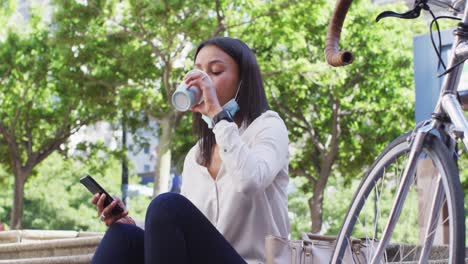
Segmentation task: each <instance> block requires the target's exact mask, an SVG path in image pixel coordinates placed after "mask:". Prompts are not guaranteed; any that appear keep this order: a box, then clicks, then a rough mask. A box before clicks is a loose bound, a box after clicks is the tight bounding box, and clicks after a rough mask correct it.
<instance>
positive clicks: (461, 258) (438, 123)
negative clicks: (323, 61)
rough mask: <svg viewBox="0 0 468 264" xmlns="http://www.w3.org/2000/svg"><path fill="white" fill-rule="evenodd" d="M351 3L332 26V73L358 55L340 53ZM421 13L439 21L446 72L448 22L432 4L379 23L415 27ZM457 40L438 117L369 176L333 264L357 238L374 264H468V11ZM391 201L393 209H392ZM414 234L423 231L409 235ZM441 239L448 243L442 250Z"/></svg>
mask: <svg viewBox="0 0 468 264" xmlns="http://www.w3.org/2000/svg"><path fill="white" fill-rule="evenodd" d="M351 2H352V0H338V2H337V4H336V7H335V12H334V14H333V16H332V19H331V22H330V26H329V31H328V34H327V39H326V49H325V51H326V57H327V61H328V63H329V64H331V65H332V66H344V65H346V64H350V63H352V61H353V54H352V53H351V52H349V51H341V50H339V49H338V45H339V40H340V34H341V29H342V26H343V22H344V19H345V17H346V14H347V12H348V9H349V7H350V5H351ZM438 2H439V3H440V1H438ZM422 10H426V11H428V12H430V13H431V15H432V16H433V19H434V20H433V21H432V22H431V26H430V29H431V39H432V43H433V46H434V48H435V50H436V53H437V55H438V57H439V63H442V64H443V61H442V59H441V44H440V30H439V29H438V24H437V19H439V18H447V17H439V18H436V17H435V15H434V14H433V12H432V11H431V10H430V6H429V5H428V1H427V0H416V1H415V4H414V8H413V9H412V10H410V11H408V12H406V13H402V14H399V13H395V12H391V11H386V12H383V13H381V14H380V15H379V16H378V17H377V21H378V20H380V19H382V18H385V17H398V18H405V19H413V18H417V17H419V15H420V13H421V11H422ZM434 21H435V23H436V26H437V29H438V31H439V48H438V49H437V47H436V45H435V42H434V40H433V38H432V24H433V23H434ZM454 34H455V39H454V42H453V46H452V53H451V55H450V57H449V60H448V61H449V64H448V66H447V67H448V69H447V70H446V71H445V72H444V73H443V74H442V75H446V76H445V80H444V82H443V84H442V89H441V93H440V96H439V99H438V102H437V104H436V107H435V109H434V111H433V114H432V117H431V118H430V119H429V120H426V121H424V122H421V123H419V124H418V125H417V126H416V127H415V128H414V130H412V131H410V132H408V133H406V134H404V135H402V136H400V137H398V138H397V139H395V140H394V141H393V142H392V143H390V144H389V145H388V146H387V147H386V148H385V149H384V150H383V152H382V153H381V154H380V155H379V156H378V157H377V159H376V161H375V162H374V164H373V165H372V166H371V167H370V169H369V170H368V171H367V173H366V174H365V176H364V178H363V180H362V181H361V184H360V186H359V188H358V190H357V191H356V193H355V195H354V198H353V200H352V203H351V206H350V207H349V209H348V212H347V214H346V216H345V219H344V222H343V224H342V227H341V230H340V232H339V234H338V237H337V240H336V245H335V249H334V252H333V255H332V259H331V263H341V262H342V258H343V256H344V254H345V252H347V251H348V247H349V246H348V245H349V241H350V239H351V237H362V242H363V244H364V245H365V246H366V247H367V248H368V250H367V252H368V253H367V254H368V255H367V256H366V259H367V260H368V262H369V263H382V262H398V263H401V262H404V263H456V264H459V263H464V262H465V261H466V260H465V254H466V253H465V250H466V249H465V236H466V234H465V212H464V202H463V198H464V197H463V191H462V187H461V184H460V178H459V174H458V168H457V164H456V161H455V159H456V157H457V143H458V141H462V143H463V145H464V146H465V149H466V150H468V123H467V120H466V119H465V116H464V111H463V110H468V91H464V92H458V91H457V87H458V83H459V80H460V75H461V72H462V68H463V67H462V66H463V65H464V62H465V60H467V59H468V5H467V7H466V8H465V9H464V13H463V18H462V19H461V22H460V23H459V24H458V27H457V29H456V30H455V31H454ZM444 67H445V65H444ZM428 168H431V170H430V172H432V177H433V178H430V177H429V180H428V179H427V177H426V178H425V176H424V175H423V174H424V170H427V169H428ZM425 182H429V183H430V184H427V183H425ZM424 184H426V185H424ZM421 188H424V189H425V191H426V193H427V192H430V193H431V194H432V195H429V197H430V198H431V201H430V203H427V202H425V203H424V205H423V204H421V203H420V202H421V200H422V199H424V197H423V198H421V197H419V198H418V195H419V196H420V195H421V191H420V190H419V191H418V189H421ZM389 199H392V200H391V201H392V205H391V207H389V206H388V202H385V201H387V200H389ZM418 199H419V201H418ZM412 218H417V220H414V219H412ZM415 226H418V228H417V229H418V231H413V232H410V231H411V230H410V229H411V228H414V227H415ZM441 231H442V232H441ZM440 233H442V235H440ZM436 234H437V237H438V240H441V241H438V242H435V237H436Z"/></svg>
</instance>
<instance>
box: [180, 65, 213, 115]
mask: <svg viewBox="0 0 468 264" xmlns="http://www.w3.org/2000/svg"><path fill="white" fill-rule="evenodd" d="M194 73H201V74H203V75H205V76H206V77H208V78H210V76H208V74H207V73H206V72H204V71H201V70H191V71H189V72H188V73H187V74H186V75H185V77H184V79H185V78H186V77H187V76H189V75H190V74H194ZM201 102H203V97H202V91H201V89H200V88H199V87H196V86H191V87H188V88H187V84H185V82H182V83H181V84H180V85H179V87H177V90H176V91H175V92H174V94H173V95H172V105H173V106H174V107H175V109H177V111H180V112H185V111H187V110H189V109H190V108H192V107H193V106H195V105H197V104H199V103H201Z"/></svg>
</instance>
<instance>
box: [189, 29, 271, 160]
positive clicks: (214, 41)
mask: <svg viewBox="0 0 468 264" xmlns="http://www.w3.org/2000/svg"><path fill="white" fill-rule="evenodd" d="M210 45H213V46H216V47H218V48H220V49H221V50H223V51H224V52H225V53H227V54H228V55H229V56H231V58H233V59H234V61H235V62H236V64H237V66H238V68H239V80H241V81H242V83H241V87H240V89H239V94H238V96H237V103H238V104H239V107H240V110H239V111H238V112H237V113H236V117H239V116H240V119H241V123H242V125H245V126H248V125H250V124H251V123H252V121H253V120H255V118H257V117H259V116H260V115H261V114H262V113H263V112H265V111H267V110H268V109H270V107H269V105H268V102H267V99H266V95H265V89H264V87H263V80H262V75H261V73H260V68H259V67H258V63H257V60H256V59H255V55H254V53H253V52H252V50H250V48H249V47H248V46H247V44H245V43H244V42H242V41H240V40H238V39H234V38H228V37H215V38H211V39H209V40H206V41H204V42H202V43H201V44H200V45H199V46H198V48H197V51H196V52H195V58H194V60H195V59H196V58H197V55H198V52H200V50H201V49H202V48H203V47H206V46H210ZM193 131H194V133H195V134H196V135H197V136H198V139H199V147H200V156H201V157H200V158H201V162H202V164H203V165H204V166H209V165H210V162H211V152H212V149H213V146H214V145H215V144H216V139H215V136H214V133H213V131H212V130H211V129H209V128H208V125H207V124H206V123H205V121H203V119H202V118H201V114H200V113H193Z"/></svg>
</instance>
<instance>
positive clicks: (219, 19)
mask: <svg viewBox="0 0 468 264" xmlns="http://www.w3.org/2000/svg"><path fill="white" fill-rule="evenodd" d="M215 4H216V21H217V23H216V28H215V30H214V31H213V33H212V34H211V37H215V36H218V35H219V34H220V33H221V32H224V31H225V30H226V27H225V26H224V24H223V20H224V16H223V15H222V14H221V3H220V1H219V0H216V1H215Z"/></svg>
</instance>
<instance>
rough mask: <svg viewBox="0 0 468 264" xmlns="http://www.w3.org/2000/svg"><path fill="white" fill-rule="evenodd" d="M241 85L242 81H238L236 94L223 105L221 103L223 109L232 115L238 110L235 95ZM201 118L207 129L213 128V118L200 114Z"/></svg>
mask: <svg viewBox="0 0 468 264" xmlns="http://www.w3.org/2000/svg"><path fill="white" fill-rule="evenodd" d="M241 85H242V81H240V83H239V87H237V92H236V96H234V98H232V99H231V100H229V101H228V102H227V103H226V104H225V105H223V110H225V111H226V112H228V113H229V114H230V115H231V116H232V117H234V116H235V115H236V113H237V112H238V111H239V110H240V107H239V104H237V101H236V100H237V95H238V94H239V90H240V87H241ZM202 119H203V121H205V123H206V124H207V125H208V128H209V129H212V128H213V120H211V118H210V117H208V116H206V115H202Z"/></svg>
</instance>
